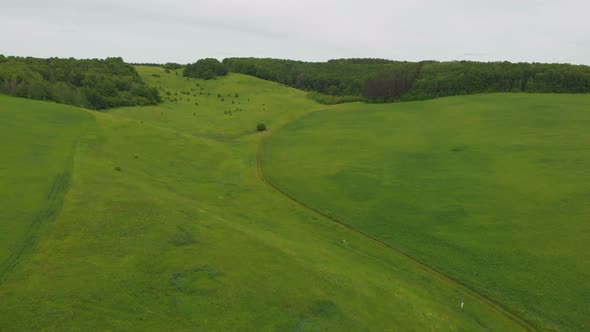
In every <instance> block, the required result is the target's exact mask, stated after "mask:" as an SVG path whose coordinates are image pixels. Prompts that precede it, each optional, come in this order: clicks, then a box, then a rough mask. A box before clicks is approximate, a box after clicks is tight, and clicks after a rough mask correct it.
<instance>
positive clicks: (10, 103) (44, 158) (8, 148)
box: [0, 95, 92, 283]
mask: <svg viewBox="0 0 590 332" xmlns="http://www.w3.org/2000/svg"><path fill="white" fill-rule="evenodd" d="M91 120H92V117H90V116H89V115H87V114H86V113H85V112H84V111H83V110H81V109H77V108H75V107H71V106H64V105H58V104H52V103H45V102H37V101H30V100H24V99H16V98H11V97H7V96H3V95H0V137H1V140H2V144H0V155H1V156H2V159H1V160H2V162H1V163H0V196H1V197H2V199H1V200H0V211H2V213H1V214H0V283H1V282H2V281H3V280H4V278H5V277H6V275H7V274H8V273H9V272H10V271H11V270H12V269H13V268H14V266H16V265H17V264H19V262H21V260H22V259H24V258H25V256H26V255H27V254H28V253H29V251H30V250H31V249H32V247H33V246H34V245H35V243H36V241H37V239H38V238H39V237H40V236H41V234H42V232H43V230H44V229H45V228H46V226H47V224H48V223H50V222H52V221H53V220H54V219H55V217H56V215H57V214H58V213H59V209H60V207H61V200H62V198H63V194H64V193H65V191H66V189H67V186H68V183H69V181H70V175H71V168H72V167H71V166H72V156H73V152H74V147H75V145H76V142H77V141H78V139H79V137H80V136H81V135H82V133H83V132H84V130H85V128H86V127H87V126H88V124H89V123H90V122H91Z"/></svg>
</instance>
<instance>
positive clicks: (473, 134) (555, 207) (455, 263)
mask: <svg viewBox="0 0 590 332" xmlns="http://www.w3.org/2000/svg"><path fill="white" fill-rule="evenodd" d="M589 104H590V96H588V95H535V94H532V95H528V94H527V95H521V94H491V95H477V96H469V97H452V98H443V99H438V100H433V101H428V102H411V103H400V104H389V105H366V104H360V103H357V104H346V105H340V106H338V107H335V108H333V109H331V110H329V111H324V112H316V113H313V114H310V115H308V116H305V117H303V118H301V119H300V120H299V121H296V122H293V123H290V124H288V125H287V126H286V127H285V128H284V129H282V130H279V131H277V132H276V133H275V134H274V135H273V136H272V137H271V138H270V139H268V140H266V144H265V154H264V169H265V172H266V174H267V176H268V178H269V180H270V181H271V182H272V183H274V184H275V185H277V186H278V187H279V188H280V189H281V190H284V191H285V192H286V193H288V194H289V195H292V196H293V197H294V198H296V199H297V200H300V201H301V202H303V203H304V204H307V205H309V206H310V207H313V208H315V209H318V210H320V211H321V212H323V213H325V214H327V215H329V216H333V217H335V218H337V219H338V220H339V221H342V222H344V223H346V224H348V225H351V226H352V227H354V228H356V229H358V230H360V231H362V232H365V233H367V234H368V235H369V236H373V237H375V238H377V239H379V240H382V241H383V242H385V243H387V244H389V245H391V246H394V247H395V248H398V249H400V250H402V251H403V252H405V253H407V254H409V255H411V256H412V257H415V258H417V259H419V260H420V261H422V262H424V263H425V264H427V265H429V266H432V267H434V268H435V269H437V270H439V271H442V272H443V273H445V274H446V275H449V276H451V277H452V278H454V279H456V280H458V281H460V282H462V283H465V284H466V285H468V286H469V287H471V288H473V289H477V290H479V291H481V292H483V293H484V294H486V295H487V296H489V297H491V298H493V299H495V300H496V301H498V302H500V303H503V304H505V305H506V306H508V307H509V308H510V309H511V310H513V311H514V312H516V313H518V315H520V316H523V317H526V318H527V319H528V320H531V321H533V322H534V323H535V325H537V326H539V327H540V328H542V329H544V330H559V331H585V330H588V329H589V328H590V325H588V324H589V322H590V316H589V312H588V310H587V309H586V308H587V307H588V305H590V297H589V296H588V291H589V290H590V254H589V253H588V250H587V246H588V243H590V225H589V224H588V222H587V221H588V218H589V217H590V208H589V207H590V205H589V204H588V202H590V186H589V184H590V174H589V173H588V169H589V167H590V150H589V149H588V142H590V130H588V129H589V124H590V113H589V112H588V105H589Z"/></svg>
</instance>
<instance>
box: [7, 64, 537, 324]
mask: <svg viewBox="0 0 590 332" xmlns="http://www.w3.org/2000/svg"><path fill="white" fill-rule="evenodd" d="M138 71H139V73H140V74H141V75H142V76H143V78H144V80H145V81H146V82H148V84H152V85H154V86H157V87H159V88H161V93H162V95H165V96H167V99H166V100H165V102H164V103H163V104H161V105H157V106H147V107H138V108H125V109H116V110H112V111H110V112H108V113H99V112H90V111H85V110H81V109H77V108H72V107H68V106H64V105H57V104H53V103H46V102H37V101H30V100H22V99H14V98H11V97H1V98H0V119H2V121H1V122H0V123H2V126H3V128H2V129H3V130H1V131H0V136H1V138H2V140H3V142H12V143H13V144H12V145H11V146H10V147H8V146H6V145H3V149H4V150H5V151H3V152H4V153H6V154H8V155H9V156H10V158H9V160H10V164H5V165H2V167H3V169H2V170H1V171H2V172H3V173H2V174H3V175H5V176H3V177H2V181H3V186H2V187H1V188H2V190H3V197H5V196H10V197H13V200H12V203H10V204H8V203H4V204H5V205H4V206H3V209H6V211H10V209H11V208H12V207H16V206H17V204H20V202H21V200H22V202H25V201H24V200H25V197H24V196H23V197H22V198H21V197H18V196H16V195H14V193H19V191H22V192H24V191H25V190H28V189H27V188H30V192H36V193H39V195H40V196H39V197H32V196H31V200H30V202H28V203H26V204H28V207H27V211H31V212H28V213H21V212H14V213H12V214H10V213H9V214H6V213H3V214H2V221H1V223H2V227H3V231H6V232H14V233H13V234H14V236H5V235H4V234H8V233H2V237H0V239H1V243H0V245H1V248H2V250H3V251H2V252H3V256H1V257H0V258H1V259H2V264H3V265H2V266H7V265H6V262H10V259H7V258H6V257H9V256H10V255H12V254H13V253H14V252H15V250H18V249H19V248H22V247H23V245H24V243H28V242H26V241H28V240H26V239H24V237H23V236H22V234H24V231H22V229H25V227H27V226H26V225H34V224H35V222H36V219H34V218H33V212H32V211H36V210H40V211H45V209H47V206H50V207H51V209H52V211H58V210H59V211H60V213H59V214H57V213H55V214H52V215H54V216H55V218H54V219H55V220H54V221H52V222H47V223H45V226H44V227H43V229H42V231H39V232H36V234H39V236H37V237H35V240H34V242H32V243H33V244H32V245H30V246H29V248H30V249H29V250H28V252H29V253H28V254H26V255H21V256H19V264H17V265H14V264H12V265H10V264H9V265H10V268H8V269H5V270H4V274H3V278H2V279H1V281H0V299H1V301H0V317H1V319H0V330H3V331H4V330H6V331H31V330H46V331H70V330H72V331H73V330H76V331H78V330H114V331H118V330H125V331H127V330H138V331H145V330H171V331H187V330H208V331H209V330H211V331H213V330H218V331H227V330H280V331H289V330H292V331H302V330H305V331H314V330H358V331H368V330H375V331H383V330H406V331H412V330H414V331H424V330H435V331H440V330H445V331H479V330H481V331H484V330H488V331H489V330H496V331H518V330H523V329H525V328H526V327H527V326H526V324H524V323H522V322H521V321H519V320H518V319H517V318H515V317H513V316H510V315H509V314H507V313H506V312H505V311H504V310H502V308H501V307H499V306H498V305H496V304H494V303H491V302H489V301H486V300H485V299H484V298H481V297H480V296H478V295H477V294H475V293H473V292H472V291H470V290H468V289H466V288H465V287H463V286H461V285H459V284H457V283H454V282H453V281H451V280H449V279H447V278H444V277H443V276H441V275H439V274H437V273H435V272H433V271H432V270H430V269H428V268H426V267H424V266H421V265H419V264H416V262H414V261H412V260H411V259H408V258H407V257H405V256H403V255H400V254H397V253H396V252H394V251H392V250H390V249H389V248H387V247H384V246H383V245H382V244H381V243H379V242H375V241H373V240H371V239H368V238H367V237H365V236H363V235H362V234H359V233H357V232H354V231H351V230H349V229H347V228H345V227H341V226H339V225H337V224H335V223H334V222H332V221H330V220H329V219H326V218H325V217H322V216H321V215H319V214H317V213H314V212H313V211H311V210H309V209H307V208H305V207H302V206H300V205H298V204H296V203H295V202H293V201H291V200H290V199H288V198H287V197H284V196H283V195H281V194H280V193H278V192H277V191H276V190H274V189H273V188H272V187H270V186H269V185H268V184H267V183H266V182H265V181H263V178H261V177H260V174H259V169H258V168H257V154H258V147H259V143H260V142H261V140H262V139H263V138H264V137H266V136H267V135H270V134H272V133H273V132H274V131H275V130H276V129H278V128H280V127H281V126H283V125H287V124H288V123H290V122H292V121H294V120H296V119H298V118H300V117H302V116H305V115H306V114H310V113H311V112H313V111H315V110H318V109H320V108H321V107H322V106H320V105H318V104H316V103H313V102H311V101H309V100H308V99H306V98H305V96H304V93H303V92H300V91H297V90H293V89H289V88H285V87H283V86H281V85H278V84H275V83H270V82H265V81H261V80H259V79H255V78H252V77H248V76H243V75H234V74H232V75H229V76H227V77H224V78H223V79H219V80H215V81H208V82H205V81H199V80H187V79H185V78H182V76H180V75H176V74H175V73H174V72H172V73H171V74H166V73H165V72H164V70H163V69H159V68H153V67H139V68H138ZM158 75H159V76H160V77H158ZM201 87H202V88H203V90H201ZM166 91H167V92H169V93H170V94H169V95H168V94H166ZM202 91H203V92H204V93H203V94H201V93H200V92H202ZM181 92H184V93H185V94H182V93H181ZM195 92H196V93H195ZM186 93H188V94H190V95H191V96H190V97H189V96H188V95H187V94H186ZM236 93H237V94H238V96H237V97H236ZM195 94H196V96H195ZM228 94H229V96H228ZM218 95H221V96H223V97H218ZM180 98H183V99H182V100H180ZM221 98H224V100H223V101H222V100H221ZM174 99H176V101H175V100H174ZM232 100H233V101H234V104H231V105H232V106H229V105H230V103H231V101H232ZM196 103H198V105H197V104H196ZM236 104H237V105H238V106H235V105H236ZM230 107H238V108H241V109H243V111H237V112H232V115H229V114H227V113H226V112H227V111H228V109H229V108H230ZM258 122H265V123H266V124H267V125H268V128H269V132H268V133H262V134H259V133H255V127H256V124H257V123H258ZM65 127H67V129H66V128H65ZM19 135H20V136H19ZM15 137H17V138H15ZM18 137H21V138H18ZM303 139H307V138H302V140H303ZM36 151H41V152H42V153H37V152H36ZM45 154H47V155H46V156H45ZM53 154H55V156H54V155H53ZM32 156H39V158H37V159H35V160H31V159H30V158H32ZM41 157H43V158H41ZM33 165H34V169H33V167H32V166H33ZM39 170H41V171H42V172H46V175H45V173H40V175H39V176H33V174H37V173H36V172H37V171H39ZM60 174H71V175H70V176H69V179H70V180H69V181H67V182H63V181H61V180H60V181H57V182H58V183H59V185H58V186H57V187H56V188H58V190H57V192H59V194H57V195H56V194H52V193H54V192H56V191H54V190H52V189H51V188H53V187H55V186H54V185H53V183H54V182H55V181H54V179H55V178H58V179H62V178H61V177H59V175H60ZM65 183H67V184H68V185H66V184H65ZM27 192H29V191H27ZM47 193H49V194H47ZM45 195H48V196H45ZM52 195H53V196H52ZM54 196H55V197H58V196H59V197H62V196H63V199H62V198H59V199H55V200H53V202H54V203H48V202H47V197H49V198H51V197H54ZM27 199H28V198H27ZM23 204H25V203H23ZM52 204H53V205H52ZM5 225H6V226H5ZM11 225H18V226H11ZM19 228H20V229H21V230H19ZM461 302H464V303H465V309H464V310H461V309H460V308H459V304H460V303H461Z"/></svg>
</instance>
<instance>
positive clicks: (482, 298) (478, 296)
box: [256, 134, 537, 331]
mask: <svg viewBox="0 0 590 332" xmlns="http://www.w3.org/2000/svg"><path fill="white" fill-rule="evenodd" d="M267 135H270V134H267ZM268 137H269V136H267V137H266V138H268ZM264 140H265V138H261V139H260V141H259V143H258V151H257V153H256V172H257V173H258V177H259V178H260V180H261V181H262V182H264V183H266V184H267V185H268V186H269V187H271V188H272V189H273V190H275V191H276V192H277V193H279V194H281V195H282V196H284V197H286V198H287V199H289V200H290V201H292V202H294V203H295V204H297V205H299V206H300V207H302V208H304V209H306V210H308V211H311V212H313V213H315V214H317V215H319V216H322V217H324V218H326V219H328V220H330V221H332V222H334V223H336V224H338V225H340V226H341V227H344V228H346V229H348V230H350V231H353V232H355V233H357V234H359V235H361V236H363V237H365V238H367V239H370V240H372V241H373V242H376V243H378V244H379V245H381V246H383V247H385V248H387V249H390V250H392V251H394V252H395V253H396V254H398V255H401V256H403V257H404V258H406V259H408V260H410V261H411V262H413V263H414V264H415V265H416V266H417V267H418V268H419V269H420V270H422V271H424V272H426V273H427V274H429V275H430V276H432V277H434V278H436V279H438V280H440V281H442V282H444V283H446V284H447V285H451V286H454V287H456V288H458V289H460V290H461V291H463V292H465V293H466V294H468V295H469V296H471V297H472V298H473V299H474V300H476V301H478V302H480V303H483V304H485V305H487V306H488V307H490V308H491V309H492V310H494V311H496V312H497V313H500V314H501V315H503V316H505V317H507V318H508V319H510V320H512V321H513V322H515V323H516V324H518V325H520V326H521V327H522V328H523V329H524V330H526V331H537V329H536V328H535V327H534V326H533V325H532V324H531V323H529V322H527V321H526V320H524V319H522V318H520V317H518V316H517V315H516V314H514V313H512V312H511V311H510V310H509V309H508V308H506V307H504V306H503V305H502V304H500V303H498V302H495V301H494V300H492V299H490V298H488V297H487V296H486V295H484V294H482V293H480V292H478V291H477V290H474V289H471V288H469V286H467V285H465V284H464V283H462V282H461V281H458V280H456V279H453V278H452V277H450V276H448V275H446V274H444V273H442V272H440V271H438V270H436V269H435V268H433V267H431V266H428V265H426V264H425V263H423V262H421V261H420V260H418V259H416V258H414V257H413V256H411V255H409V254H407V253H406V252H404V251H402V250H401V249H399V248H397V247H395V246H393V245H391V244H389V243H387V242H384V241H382V240H380V239H378V238H376V237H374V236H372V235H369V234H367V233H365V232H363V231H361V230H359V229H357V228H355V227H353V226H351V225H349V224H347V223H345V222H343V221H342V220H340V219H338V218H336V217H333V216H330V215H328V214H325V213H324V212H321V211H319V210H318V209H316V208H314V207H312V206H309V205H307V204H306V203H304V202H302V201H300V200H298V199H297V198H295V197H293V196H291V195H290V194H289V193H287V192H286V191H284V190H283V189H281V188H280V187H279V186H277V185H275V184H274V183H272V182H271V181H270V180H268V178H266V177H265V176H264V172H263V162H262V158H263V154H264Z"/></svg>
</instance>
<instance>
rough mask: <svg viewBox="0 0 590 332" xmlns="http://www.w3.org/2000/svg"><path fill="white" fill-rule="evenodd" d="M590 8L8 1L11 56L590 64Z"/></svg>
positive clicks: (429, 2) (7, 51)
mask: <svg viewBox="0 0 590 332" xmlns="http://www.w3.org/2000/svg"><path fill="white" fill-rule="evenodd" d="M588 13H590V1H588V0H550V1H548V0H445V1H442V0H441V1H435V0H413V1H412V0H405V1H396V0H390V1H381V0H362V1H358V0H357V1H349V0H282V1H273V0H221V1H200V0H192V1H191V0H166V1H164V0H101V1H98V0H18V1H14V0H0V31H2V32H1V33H0V54H4V55H19V56H35V57H75V58H105V57H110V56H120V57H122V58H123V59H125V60H126V61H128V62H154V63H164V62H178V63H183V64H184V63H189V62H194V61H196V60H197V59H201V58H206V57H212V58H218V59H220V60H221V59H223V58H226V57H271V58H282V59H296V60H304V61H325V60H328V59H334V58H359V57H363V58H385V59H394V60H407V61H418V60H439V61H445V60H476V61H503V60H507V61H513V62H518V61H526V62H559V63H574V64H586V65H590V19H588Z"/></svg>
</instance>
